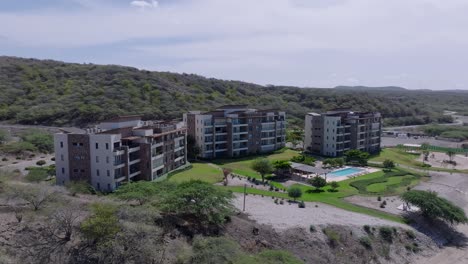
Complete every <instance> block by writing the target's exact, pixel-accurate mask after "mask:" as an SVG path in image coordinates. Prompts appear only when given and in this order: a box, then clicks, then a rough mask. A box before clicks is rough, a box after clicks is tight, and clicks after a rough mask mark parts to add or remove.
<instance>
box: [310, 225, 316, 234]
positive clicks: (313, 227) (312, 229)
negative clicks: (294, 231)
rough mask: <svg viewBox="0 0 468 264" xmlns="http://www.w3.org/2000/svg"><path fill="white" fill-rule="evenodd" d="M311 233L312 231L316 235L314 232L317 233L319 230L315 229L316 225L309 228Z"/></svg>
mask: <svg viewBox="0 0 468 264" xmlns="http://www.w3.org/2000/svg"><path fill="white" fill-rule="evenodd" d="M309 231H310V232H311V233H314V232H316V231H317V229H316V228H315V226H314V225H310V226H309Z"/></svg>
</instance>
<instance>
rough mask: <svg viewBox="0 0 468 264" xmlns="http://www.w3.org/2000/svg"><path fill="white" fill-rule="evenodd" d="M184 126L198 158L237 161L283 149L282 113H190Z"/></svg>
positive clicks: (235, 108)
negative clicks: (236, 159)
mask: <svg viewBox="0 0 468 264" xmlns="http://www.w3.org/2000/svg"><path fill="white" fill-rule="evenodd" d="M184 122H185V123H186V126H187V131H188V132H187V133H188V134H189V135H190V136H192V137H193V138H194V139H195V141H196V144H197V145H198V147H199V148H200V154H199V157H201V158H206V159H212V158H220V157H241V156H245V155H249V154H257V153H266V152H272V151H275V150H278V149H280V148H283V147H284V146H285V141H286V113H285V112H280V111H276V110H257V109H249V108H248V107H247V106H246V105H227V106H222V107H220V108H218V109H216V110H214V111H210V112H200V111H191V112H189V113H187V114H184Z"/></svg>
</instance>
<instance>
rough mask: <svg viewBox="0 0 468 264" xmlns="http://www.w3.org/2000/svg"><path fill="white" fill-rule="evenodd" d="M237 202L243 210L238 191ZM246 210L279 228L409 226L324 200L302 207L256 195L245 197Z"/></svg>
mask: <svg viewBox="0 0 468 264" xmlns="http://www.w3.org/2000/svg"><path fill="white" fill-rule="evenodd" d="M234 205H235V206H236V207H237V208H238V209H239V210H242V206H243V196H242V195H236V198H235V199H234ZM316 206H318V207H316ZM246 213H247V214H248V215H249V217H250V218H251V219H253V220H255V221H257V222H258V223H260V224H266V225H271V226H272V227H273V228H275V229H277V230H280V231H281V230H286V229H288V228H294V227H301V228H305V229H308V228H309V227H310V225H346V226H363V225H377V226H378V225H390V226H401V227H403V228H408V226H406V225H402V224H398V223H395V222H391V221H387V220H383V219H380V218H375V217H372V216H367V215H363V214H358V213H352V212H349V211H346V210H342V209H339V208H336V207H332V206H329V205H325V204H322V203H314V202H306V208H299V207H298V206H297V204H288V203H287V202H286V201H285V203H284V204H283V205H280V204H275V203H274V202H273V199H271V197H261V196H253V195H248V196H247V197H246Z"/></svg>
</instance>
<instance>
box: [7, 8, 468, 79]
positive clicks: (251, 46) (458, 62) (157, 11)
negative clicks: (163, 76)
mask: <svg viewBox="0 0 468 264" xmlns="http://www.w3.org/2000/svg"><path fill="white" fill-rule="evenodd" d="M76 1H78V0H76ZM79 1H84V2H86V1H90V0H79ZM92 2H93V3H95V2H98V3H101V4H99V5H98V4H96V5H93V6H90V7H89V8H88V9H86V10H78V11H77V10H73V11H72V10H70V11H69V12H64V11H63V10H42V11H37V12H17V13H7V12H2V11H0V24H2V25H12V26H9V27H0V35H3V36H5V37H6V38H8V40H9V41H10V42H12V43H15V44H16V45H17V46H18V47H26V48H31V49H32V48H47V49H52V50H53V49H56V48H70V49H75V48H80V49H84V48H90V49H91V47H93V46H96V45H108V44H114V43H127V42H128V41H129V40H131V43H132V44H131V45H132V46H131V47H128V49H126V50H125V52H127V54H131V56H132V60H134V59H133V58H141V60H143V59H144V60H145V62H144V63H141V64H140V65H145V66H146V67H151V68H155V69H160V70H174V71H179V72H180V71H185V72H194V73H201V74H205V75H208V76H214V77H221V78H229V79H243V80H247V81H255V82H260V83H282V84H296V85H310V86H325V85H326V86H333V85H339V84H351V83H353V80H351V79H349V80H348V77H349V76H353V78H354V79H356V80H359V83H360V84H363V85H387V84H389V83H388V82H392V83H390V84H391V85H404V86H409V87H414V88H421V87H420V86H421V85H420V84H421V83H422V82H421V80H426V81H425V82H424V83H425V84H427V85H428V86H430V87H429V88H444V87H440V86H443V85H444V83H445V84H447V85H449V84H451V83H454V82H456V83H468V77H465V75H466V74H464V72H463V69H466V61H468V51H467V50H466V46H468V35H467V34H466V28H467V27H468V16H466V13H468V1H466V0H451V1H440V0H412V1H407V0H392V1H388V0H332V1H331V0H316V1H315V2H314V3H313V4H312V3H311V1H308V0H255V1H252V0H184V1H160V2H157V1H150V0H146V1H144V0H135V1H132V2H130V5H131V6H132V7H135V8H128V6H120V7H119V6H110V5H108V3H110V1H104V0H95V1H92ZM127 3H128V2H127ZM156 7H157V8H156ZM138 9H151V10H152V11H151V12H139V10H138ZM31 25H34V27H31ZM171 39H176V40H177V41H176V42H171V41H170V40H171ZM141 40H144V41H141ZM152 40H158V41H152ZM160 40H164V41H160ZM161 43H163V44H161ZM118 53H119V54H121V59H120V61H118V62H116V61H114V59H115V57H113V58H108V60H107V61H109V62H112V63H119V64H126V63H127V61H128V59H127V58H126V57H125V56H126V55H127V54H123V53H122V51H118ZM129 56H130V55H128V56H127V57H129ZM148 58H153V59H152V61H153V65H149V64H148V61H149V59H148ZM161 58H164V61H165V62H164V63H165V64H164V67H170V68H168V69H165V68H161V66H162V65H163V64H158V63H159V61H160V59H161ZM135 60H136V59H135ZM171 60H172V61H173V62H172V63H168V61H171ZM101 61H104V62H105V60H101ZM133 65H134V66H140V65H138V62H134V63H133ZM148 65H149V66H148ZM168 65H169V66H168ZM330 72H333V73H336V75H334V76H330ZM402 73H404V75H403V76H400V75H401V74H402ZM389 76H390V78H389ZM395 76H399V77H398V78H396V77H395ZM435 76H437V79H435V78H436V77H435ZM431 80H434V82H431ZM447 88H450V87H447Z"/></svg>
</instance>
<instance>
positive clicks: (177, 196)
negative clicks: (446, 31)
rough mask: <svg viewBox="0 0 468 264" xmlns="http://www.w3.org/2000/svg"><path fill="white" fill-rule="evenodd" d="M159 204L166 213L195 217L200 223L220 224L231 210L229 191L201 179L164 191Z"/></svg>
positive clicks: (230, 194)
mask: <svg viewBox="0 0 468 264" xmlns="http://www.w3.org/2000/svg"><path fill="white" fill-rule="evenodd" d="M166 192H167V193H166V194H165V195H163V196H162V197H161V201H159V206H160V208H161V210H162V211H163V212H164V213H166V214H172V215H179V216H189V217H195V219H197V220H198V221H200V223H202V224H215V225H217V224H222V223H224V221H225V218H226V217H227V216H229V215H230V214H231V213H232V212H233V207H232V205H231V199H232V197H233V195H232V193H231V192H227V191H225V190H222V189H219V188H217V187H215V186H213V185H211V184H209V183H206V182H202V181H189V182H183V183H181V184H179V185H177V186H176V187H175V188H174V189H172V190H169V191H166Z"/></svg>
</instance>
